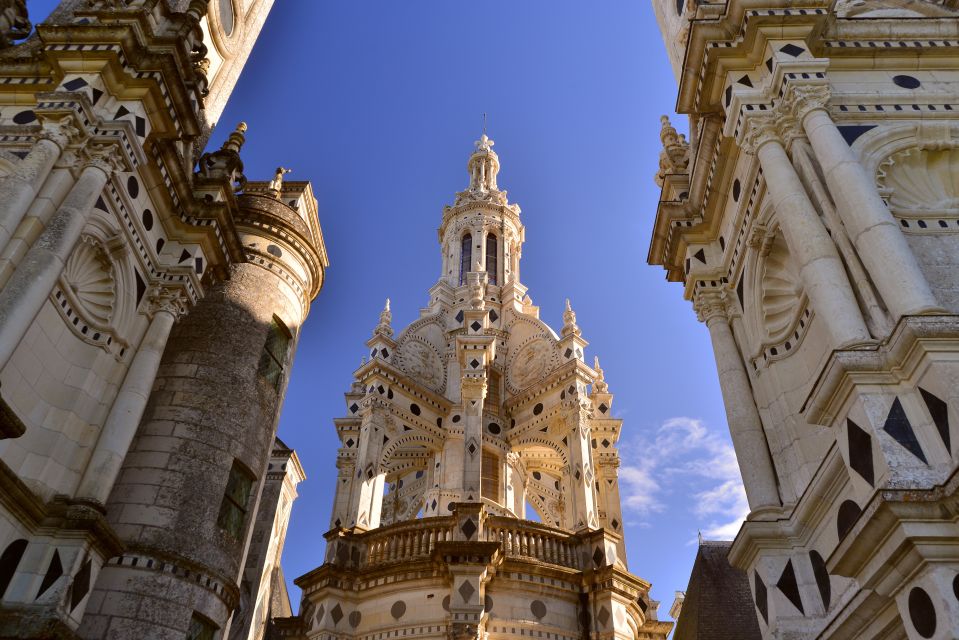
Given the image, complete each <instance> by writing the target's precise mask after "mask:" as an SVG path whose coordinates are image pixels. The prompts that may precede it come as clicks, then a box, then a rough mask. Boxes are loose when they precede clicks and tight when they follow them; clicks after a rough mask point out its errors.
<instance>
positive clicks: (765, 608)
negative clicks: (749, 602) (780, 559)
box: [753, 571, 769, 624]
mask: <svg viewBox="0 0 959 640" xmlns="http://www.w3.org/2000/svg"><path fill="white" fill-rule="evenodd" d="M753 582H754V583H755V585H756V608H757V609H759V613H760V615H762V617H763V621H764V622H765V623H766V624H769V600H768V598H769V594H768V593H767V592H766V585H765V584H763V580H762V578H760V577H759V573H758V572H756V571H753Z"/></svg>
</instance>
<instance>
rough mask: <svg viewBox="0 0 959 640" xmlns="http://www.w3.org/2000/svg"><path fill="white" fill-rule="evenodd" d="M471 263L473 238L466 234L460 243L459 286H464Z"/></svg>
mask: <svg viewBox="0 0 959 640" xmlns="http://www.w3.org/2000/svg"><path fill="white" fill-rule="evenodd" d="M472 263H473V236H471V235H470V234H468V233H467V234H466V235H464V236H463V239H462V241H461V242H460V286H463V285H464V284H466V274H467V273H469V270H470V265H471V264H472Z"/></svg>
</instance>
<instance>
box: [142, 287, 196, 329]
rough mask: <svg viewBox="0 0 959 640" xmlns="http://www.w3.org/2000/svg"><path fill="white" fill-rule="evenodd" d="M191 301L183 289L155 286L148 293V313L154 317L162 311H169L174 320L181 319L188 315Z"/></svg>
mask: <svg viewBox="0 0 959 640" xmlns="http://www.w3.org/2000/svg"><path fill="white" fill-rule="evenodd" d="M188 308H189V301H188V300H187V296H186V295H185V294H184V293H183V290H182V289H171V288H168V287H153V289H152V290H151V291H150V292H149V293H148V294H147V305H146V307H145V309H146V314H147V316H149V317H151V318H152V317H154V316H155V315H156V314H158V313H160V312H165V313H169V314H170V315H171V316H173V320H174V321H176V320H179V319H180V318H181V317H183V316H184V315H186V313H187V309H188Z"/></svg>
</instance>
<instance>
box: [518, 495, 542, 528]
mask: <svg viewBox="0 0 959 640" xmlns="http://www.w3.org/2000/svg"><path fill="white" fill-rule="evenodd" d="M523 518H524V519H525V520H532V521H533V522H539V523H540V524H542V523H543V518H542V516H540V515H539V511H537V510H536V507H534V506H533V505H531V504H530V502H529V500H527V501H526V504H525V505H524V507H523Z"/></svg>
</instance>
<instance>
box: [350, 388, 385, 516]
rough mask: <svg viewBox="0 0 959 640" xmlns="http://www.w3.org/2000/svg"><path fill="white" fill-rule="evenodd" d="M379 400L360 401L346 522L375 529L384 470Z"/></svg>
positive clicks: (382, 405)
mask: <svg viewBox="0 0 959 640" xmlns="http://www.w3.org/2000/svg"><path fill="white" fill-rule="evenodd" d="M385 410H386V405H385V404H384V401H383V400H380V399H379V398H376V397H369V398H367V399H366V400H364V401H363V409H362V416H363V424H362V426H361V427H360V442H359V444H358V445H357V454H356V472H355V475H356V478H355V481H354V482H353V491H352V496H351V497H350V522H349V526H359V527H362V528H364V529H375V528H377V527H378V526H380V514H381V513H382V511H383V485H384V483H385V481H386V474H385V473H383V470H382V468H381V465H380V458H381V457H382V454H383V436H384V435H386V422H385V420H384V416H383V415H381V412H382V411H385Z"/></svg>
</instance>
